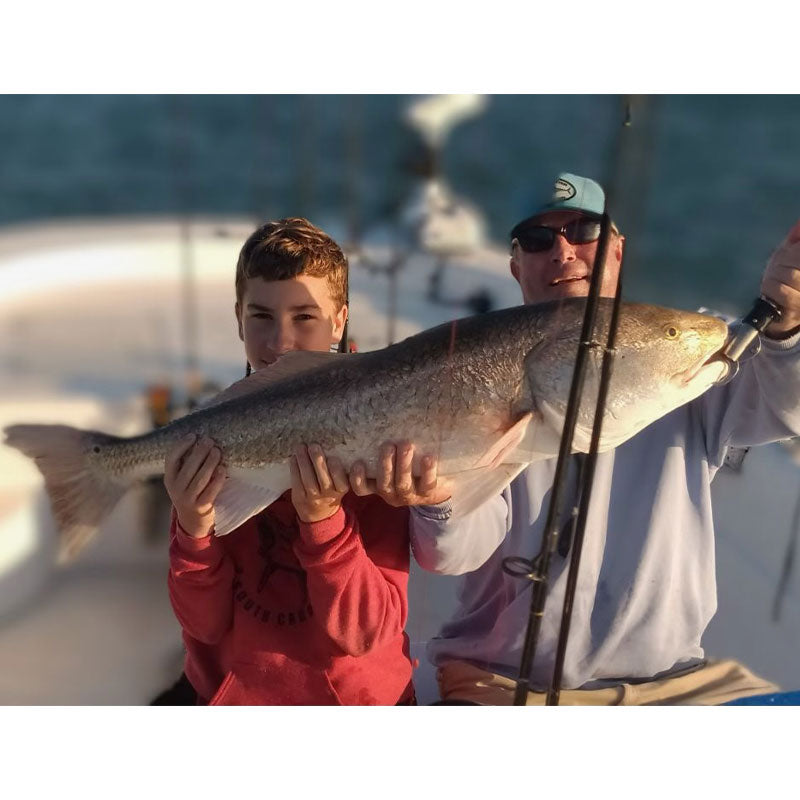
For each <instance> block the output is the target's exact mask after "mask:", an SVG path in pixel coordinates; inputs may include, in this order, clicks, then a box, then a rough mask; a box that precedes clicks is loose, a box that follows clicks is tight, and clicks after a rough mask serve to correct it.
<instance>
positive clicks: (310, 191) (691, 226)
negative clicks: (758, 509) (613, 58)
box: [0, 95, 800, 314]
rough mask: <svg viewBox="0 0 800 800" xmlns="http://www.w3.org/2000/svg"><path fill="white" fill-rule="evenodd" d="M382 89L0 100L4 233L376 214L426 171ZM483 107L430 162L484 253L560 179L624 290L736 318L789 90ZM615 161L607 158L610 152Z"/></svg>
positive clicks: (782, 140) (782, 165)
mask: <svg viewBox="0 0 800 800" xmlns="http://www.w3.org/2000/svg"><path fill="white" fill-rule="evenodd" d="M412 99H413V98H410V97H407V96H397V95H377V96H376V95H356V96H338V95H319V96H318V95H308V96H294V95H260V96H247V95H208V96H207V95H191V96H180V95H175V96H159V95H152V96H136V95H111V96H104V95H91V96H70V95H57V96H47V95H37V96H25V95H10V96H3V97H0V147H1V148H2V153H3V159H2V161H1V162H0V225H9V224H19V223H24V222H26V221H32V220H44V219H52V218H66V217H86V216H93V217H94V216H109V217H111V216H115V215H132V214H133V215H139V214H142V215H153V214H160V213H164V212H170V213H171V212H175V211H179V212H185V213H188V214H201V213H203V214H205V213H212V214H214V213H221V214H237V215H238V214H243V213H244V214H247V215H252V217H253V219H254V221H255V220H257V219H259V220H260V219H264V218H269V217H278V216H287V215H303V216H307V217H309V218H311V219H312V220H314V221H317V222H319V223H320V224H327V222H328V221H329V220H340V221H341V220H345V224H346V225H347V226H348V228H349V229H351V230H356V231H362V232H363V231H366V230H368V229H369V228H370V226H374V225H378V224H380V223H384V222H386V221H387V220H392V219H393V218H394V217H395V216H396V214H397V212H398V210H399V209H400V208H401V207H402V206H403V204H404V203H405V202H406V201H407V200H408V197H409V193H410V192H411V191H412V189H413V187H414V184H415V182H416V181H417V180H418V179H419V178H418V176H419V174H420V172H421V171H422V170H424V168H425V161H426V160H425V153H424V150H423V148H422V146H421V142H420V140H419V137H418V135H417V134H416V133H415V132H414V131H413V130H412V129H411V128H410V127H409V126H408V125H407V124H406V122H405V121H404V109H405V108H406V106H407V105H408V104H409V102H410V101H411V100H412ZM624 119H625V106H624V102H623V98H622V97H620V96H616V95H599V96H580V95H571V96H562V95H524V96H518V95H499V96H492V97H490V99H489V103H488V106H487V108H486V111H485V112H484V113H482V114H481V115H480V116H477V117H474V118H472V119H469V120H467V121H465V122H463V123H462V124H460V125H459V126H457V127H456V128H455V129H454V130H453V132H452V134H451V136H450V137H449V139H448V140H447V143H446V146H445V148H444V151H443V153H442V154H441V158H440V161H439V166H440V169H441V172H442V174H443V175H444V176H445V178H446V179H447V181H448V182H449V184H450V185H451V187H452V188H453V189H454V190H455V191H456V192H457V193H458V194H459V195H460V196H462V197H464V198H465V199H467V200H469V201H470V202H471V203H473V204H475V205H477V206H479V207H480V208H482V209H483V211H484V213H485V214H486V217H487V220H488V224H489V230H490V232H491V236H492V237H493V239H495V240H496V241H497V242H498V243H502V242H503V241H504V240H505V237H506V235H507V232H508V230H510V228H511V227H512V226H513V224H514V223H515V222H517V221H518V220H519V219H520V218H521V217H522V216H524V215H527V214H528V213H530V211H531V210H532V208H533V207H534V206H535V205H536V204H538V202H539V201H540V200H541V199H542V195H543V194H544V193H546V192H547V187H548V186H549V184H550V183H551V182H552V180H553V178H554V176H555V174H556V173H557V172H559V171H561V170H567V171H572V172H576V173H578V174H583V175H588V176H591V177H594V178H596V179H598V180H600V181H602V182H603V183H604V185H606V186H607V187H608V188H610V190H611V191H612V204H611V211H612V215H613V216H615V217H616V219H617V221H618V222H619V224H620V225H621V227H622V229H623V232H624V233H626V234H627V235H628V258H627V260H626V277H625V287H626V295H627V296H628V297H631V298H633V299H640V300H645V301H658V302H663V303H670V304H674V305H681V306H684V307H696V306H699V305H707V306H712V307H715V308H719V309H720V310H724V311H728V312H729V313H733V314H740V313H742V312H743V311H745V310H746V306H748V305H749V303H750V301H751V300H752V298H753V297H754V296H755V295H756V294H757V292H758V278H759V275H760V272H761V269H762V267H763V265H764V263H765V261H766V259H767V258H768V256H769V254H770V252H771V251H772V250H773V249H774V247H775V246H777V244H778V243H779V242H780V240H781V239H782V237H783V236H784V234H785V233H786V231H787V230H788V229H789V227H790V226H791V225H792V224H793V223H794V221H795V220H796V219H798V217H800V180H798V179H799V178H800V97H798V96H773V95H765V96H743V95H724V96H714V95H712V96H704V95H690V96H673V95H662V96H655V97H647V98H639V99H637V100H636V101H635V102H634V104H633V114H632V118H631V125H630V126H628V127H625V126H623V121H624ZM620 148H621V155H619V156H617V155H616V154H617V153H618V152H619V150H620Z"/></svg>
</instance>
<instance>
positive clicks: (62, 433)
mask: <svg viewBox="0 0 800 800" xmlns="http://www.w3.org/2000/svg"><path fill="white" fill-rule="evenodd" d="M4 433H5V435H6V439H5V444H7V445H9V446H10V447H14V448H16V449H17V450H19V451H20V452H21V453H24V454H25V455H26V456H28V457H30V458H32V459H33V460H34V461H35V462H36V466H37V467H38V468H39V472H41V473H42V475H43V477H44V485H45V488H46V490H47V495H48V497H49V498H50V507H51V509H52V510H53V516H54V517H55V520H56V523H57V524H58V529H59V537H58V561H59V563H62V564H63V563H67V562H69V561H71V560H72V559H73V558H74V557H75V556H76V555H77V554H78V553H79V552H80V551H81V550H83V548H84V547H85V546H86V545H87V544H88V543H89V541H90V540H91V539H92V537H93V536H94V535H95V533H97V529H98V528H99V527H100V525H101V523H102V522H103V521H104V520H105V518H106V517H107V516H108V515H109V514H110V513H111V511H112V510H113V508H114V506H116V504H117V503H118V502H119V500H120V499H121V498H122V496H123V495H124V494H125V492H126V491H127V490H128V488H129V484H126V483H120V482H119V481H117V480H114V479H113V478H111V477H110V476H109V475H108V474H107V473H106V472H104V471H103V470H101V469H99V468H98V467H97V466H95V465H93V464H92V463H91V462H90V460H89V458H88V457H87V456H88V454H89V453H90V452H91V449H92V447H93V444H94V442H95V441H96V437H97V438H100V437H101V438H102V440H103V441H104V442H106V443H107V442H108V440H109V438H112V437H109V436H107V435H106V434H103V433H97V432H96V431H83V430H79V429H78V428H71V427H69V426H68V425H10V426H9V427H7V428H5V429H4Z"/></svg>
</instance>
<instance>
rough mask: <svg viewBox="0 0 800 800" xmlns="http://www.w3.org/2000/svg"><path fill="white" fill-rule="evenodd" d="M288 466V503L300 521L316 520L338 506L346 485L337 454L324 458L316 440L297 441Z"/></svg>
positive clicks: (347, 486)
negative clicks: (290, 481) (290, 496)
mask: <svg viewBox="0 0 800 800" xmlns="http://www.w3.org/2000/svg"><path fill="white" fill-rule="evenodd" d="M289 469H290V471H291V473H292V504H293V505H294V507H295V510H296V511H297V516H298V517H300V519H301V520H303V522H319V521H320V520H323V519H327V518H328V517H332V516H333V515H334V514H335V513H336V512H337V511H338V510H339V508H340V507H341V505H342V498H343V497H344V496H345V495H346V494H347V492H348V491H349V490H350V485H349V484H348V482H347V473H345V471H344V467H343V466H342V462H341V461H340V460H339V459H338V458H336V457H335V456H331V457H330V458H326V457H325V453H324V452H323V450H322V448H321V447H320V446H319V445H318V444H310V445H308V447H306V446H305V445H303V444H301V445H299V446H298V447H297V448H296V449H295V454H294V456H292V458H291V460H290V461H289Z"/></svg>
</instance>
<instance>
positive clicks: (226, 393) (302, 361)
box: [203, 350, 356, 408]
mask: <svg viewBox="0 0 800 800" xmlns="http://www.w3.org/2000/svg"><path fill="white" fill-rule="evenodd" d="M344 355H345V353H325V352H322V353H321V352H319V351H316V350H292V351H291V352H289V353H284V354H283V355H282V356H281V357H280V358H279V359H278V360H277V361H276V362H275V363H274V364H270V365H269V366H268V367H264V368H263V369H259V370H257V371H256V372H253V373H252V374H250V375H248V376H247V377H246V378H242V379H241V380H238V381H236V383H232V384H231V385H230V386H229V387H228V388H227V389H224V390H223V391H221V392H220V393H219V394H218V395H216V396H215V397H212V398H211V400H209V402H208V403H206V404H205V405H204V406H203V408H208V407H209V406H216V405H219V404H220V403H224V402H226V401H227V400H233V398H235V397H244V396H245V395H248V394H252V393H253V392H257V391H259V390H261V389H264V388H265V387H267V386H270V385H272V384H273V383H278V382H279V381H282V380H285V379H286V378H293V377H294V376H295V375H299V374H300V373H302V372H308V371H309V370H312V369H314V368H316V367H319V366H322V365H323V364H330V363H331V362H332V361H333V360H334V359H337V358H341V357H343V356H344ZM353 355H356V354H353ZM347 357H348V358H352V357H353V356H352V355H348V356H347Z"/></svg>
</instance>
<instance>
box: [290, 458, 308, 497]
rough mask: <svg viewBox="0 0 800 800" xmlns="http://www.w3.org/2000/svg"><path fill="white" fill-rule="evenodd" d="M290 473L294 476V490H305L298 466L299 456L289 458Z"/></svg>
mask: <svg viewBox="0 0 800 800" xmlns="http://www.w3.org/2000/svg"><path fill="white" fill-rule="evenodd" d="M289 474H290V475H291V476H292V491H293V492H294V491H297V492H300V491H305V486H303V479H302V478H301V477H300V468H299V467H298V466H297V458H295V456H292V457H291V458H290V459H289Z"/></svg>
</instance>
